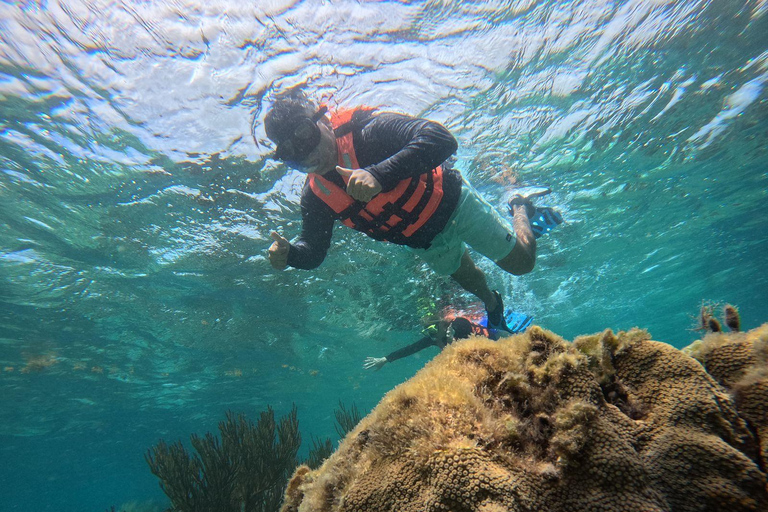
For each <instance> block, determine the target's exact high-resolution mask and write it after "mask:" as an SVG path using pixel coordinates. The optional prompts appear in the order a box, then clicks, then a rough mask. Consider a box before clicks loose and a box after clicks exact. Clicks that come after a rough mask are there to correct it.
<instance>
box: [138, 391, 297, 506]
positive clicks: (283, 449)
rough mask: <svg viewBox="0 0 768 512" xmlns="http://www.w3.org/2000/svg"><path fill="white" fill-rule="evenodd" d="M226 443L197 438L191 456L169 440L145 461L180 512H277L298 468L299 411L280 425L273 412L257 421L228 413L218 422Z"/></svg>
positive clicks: (209, 436) (211, 437)
mask: <svg viewBox="0 0 768 512" xmlns="http://www.w3.org/2000/svg"><path fill="white" fill-rule="evenodd" d="M219 432H220V436H221V438H219V437H217V436H215V435H213V434H212V433H210V432H208V433H206V434H205V435H204V436H202V437H201V436H198V435H197V434H193V435H192V436H191V439H190V440H191V444H192V447H193V448H194V449H195V451H196V453H190V452H188V451H187V450H186V448H185V447H184V445H183V444H182V443H181V442H180V441H179V442H176V443H173V444H170V445H169V444H167V443H166V442H165V441H164V440H160V442H159V443H158V444H157V445H156V446H154V447H153V448H151V449H150V450H149V451H148V452H147V454H146V460H147V463H148V464H149V467H150V469H151V471H152V473H153V474H154V475H155V476H157V477H158V478H159V479H160V487H161V489H162V490H163V492H164V493H165V494H166V495H167V496H168V498H170V500H171V505H172V506H171V510H172V511H175V512H207V511H211V512H213V511H216V512H274V511H276V510H278V508H279V507H280V501H281V500H282V496H283V491H284V489H285V484H286V480H287V479H288V477H289V476H290V474H291V472H292V471H293V469H294V468H295V467H296V466H297V465H298V460H297V458H296V453H297V452H298V450H299V447H300V445H301V434H300V433H299V422H298V419H297V417H296V406H295V405H294V406H293V409H292V410H291V412H290V413H289V414H288V415H287V416H284V417H283V418H281V419H280V421H279V422H276V421H275V414H274V411H273V410H272V408H270V407H268V408H267V410H266V411H262V413H261V415H260V417H259V420H258V422H257V423H256V424H255V425H254V423H253V422H252V421H250V420H248V419H247V418H246V417H245V415H243V414H238V415H235V414H234V413H232V412H227V414H226V419H225V420H224V421H222V422H220V423H219Z"/></svg>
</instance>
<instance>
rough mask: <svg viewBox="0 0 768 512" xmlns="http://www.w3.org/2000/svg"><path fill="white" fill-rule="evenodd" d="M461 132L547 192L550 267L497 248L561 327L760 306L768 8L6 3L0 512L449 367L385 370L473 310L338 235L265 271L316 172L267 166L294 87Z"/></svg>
mask: <svg viewBox="0 0 768 512" xmlns="http://www.w3.org/2000/svg"><path fill="white" fill-rule="evenodd" d="M298 84H304V85H305V87H306V89H307V91H309V93H311V94H312V95H314V96H315V97H318V98H322V99H324V100H326V101H329V102H331V103H332V104H339V105H345V106H352V105H357V104H366V105H374V106H379V107H382V108H384V109H391V110H396V111H401V112H406V113H409V114H414V115H420V116H423V117H428V118H430V119H434V120H437V121H440V122H442V123H444V124H445V125H446V126H447V127H449V129H450V130H451V131H452V132H453V133H454V134H455V136H456V137H457V138H458V140H459V144H460V149H459V153H458V164H457V165H458V167H459V168H460V169H462V171H463V173H464V174H465V176H467V177H468V178H469V180H470V181H472V183H473V184H475V186H476V187H477V188H478V189H479V190H480V191H481V192H482V193H483V195H484V196H485V197H486V198H487V199H488V200H489V201H491V202H492V203H494V204H497V205H499V206H501V205H502V204H503V203H504V198H505V194H508V184H509V183H510V182H511V181H513V180H514V181H517V182H518V183H520V184H523V185H546V186H550V187H552V189H553V190H554V193H553V194H552V196H551V198H550V199H549V200H548V202H549V203H550V204H551V205H553V206H556V207H558V208H559V209H560V210H561V211H562V212H563V214H564V217H565V219H566V223H565V224H564V225H562V226H561V227H558V228H557V230H555V231H554V232H553V233H551V234H550V235H547V236H546V237H545V238H542V239H541V240H540V241H539V259H538V263H537V266H536V268H535V270H534V271H533V272H532V273H530V274H528V275H526V276H523V277H512V276H509V275H505V274H503V273H501V272H499V271H497V270H496V269H495V268H494V267H493V265H492V264H489V262H487V261H482V263H481V265H482V267H483V268H484V269H485V270H486V271H487V272H488V275H489V279H490V281H491V284H492V286H493V287H494V288H498V289H500V290H502V291H503V292H504V294H505V296H506V297H507V302H508V305H509V306H512V307H513V308H515V309H517V310H519V311H524V312H527V313H529V314H533V315H534V316H535V322H536V323H538V324H540V325H542V326H544V327H545V328H548V329H551V330H553V331H555V332H556V333H558V334H560V335H562V336H564V337H566V338H568V339H572V338H573V337H574V336H576V335H578V334H583V333H591V332H595V331H599V330H602V329H604V328H608V327H609V328H612V329H614V330H620V329H627V328H630V327H632V326H635V325H638V326H641V327H644V328H647V329H648V330H649V331H650V332H651V334H652V335H653V337H654V339H657V340H660V341H666V342H668V343H671V344H673V345H675V346H677V347H682V346H685V345H687V344H688V343H690V342H691V341H693V340H695V339H697V336H698V333H697V332H695V331H693V330H691V329H692V327H693V326H694V321H693V319H692V317H693V316H694V315H695V314H696V312H697V310H698V308H699V306H700V305H701V303H702V301H708V302H712V303H725V302H730V303H732V304H735V305H737V306H738V307H739V308H740V310H741V313H742V320H743V324H744V326H745V327H747V328H751V327H754V326H756V325H758V324H760V323H762V322H764V321H766V320H768V300H767V299H768V293H767V292H766V290H768V278H767V277H766V275H767V274H768V258H766V254H767V252H768V242H767V240H768V220H767V219H768V206H766V204H767V203H766V200H767V199H768V166H767V165H766V155H767V154H768V149H767V148H768V144H767V143H768V116H767V114H768V92H767V90H768V2H766V1H765V0H760V1H756V0H753V1H747V2H744V1H731V0H725V1H722V0H721V1H693V0H688V1H664V0H654V1H649V0H638V1H627V2H618V1H617V2H611V1H607V0H602V1H601V0H596V1H581V2H577V1H574V2H553V1H550V2H536V1H533V0H528V1H517V2H513V1H499V2H466V1H464V2H458V1H456V2H451V1H430V2H351V1H350V2H347V1H337V2H329V1H326V2H310V1H303V2H302V1H298V2H279V1H274V2H252V3H249V4H247V5H244V4H243V3H241V2H234V1H215V2H200V3H191V2H183V1H174V2H113V1H72V0H70V1H65V2H4V3H2V4H0V199H1V201H0V226H2V229H0V279H1V280H0V319H1V322H0V390H1V391H2V392H1V393H0V453H2V460H3V463H2V464H0V502H1V503H2V504H3V505H2V509H3V510H13V511H27V510H29V511H32V510H35V511H47V510H51V511H53V510H55V511H57V512H70V511H73V512H74V511H83V510H94V511H103V510H105V509H107V508H108V507H110V506H112V505H115V506H118V507H119V506H121V505H124V504H127V503H130V502H138V503H143V504H145V507H144V508H145V509H152V508H153V507H156V508H159V507H162V506H165V505H167V502H166V501H165V499H164V495H163V494H162V492H161V491H160V489H159V487H158V485H157V480H156V479H155V477H154V476H152V475H151V474H150V472H149V469H148V467H147V465H146V463H145V462H144V453H145V452H146V450H147V449H148V448H149V447H150V446H152V445H153V444H154V443H156V442H157V441H158V440H159V439H160V438H165V439H166V440H169V441H173V440H177V439H185V440H186V439H188V437H189V435H190V434H191V433H193V432H199V433H202V432H205V431H208V430H213V429H215V428H216V424H217V423H218V422H219V421H220V420H222V419H223V417H224V413H225V411H226V410H228V409H231V410H234V411H237V412H244V413H247V414H249V415H251V416H252V417H254V418H255V417H256V415H257V414H258V412H259V411H261V410H263V409H264V408H266V406H267V405H271V406H272V407H273V408H274V409H275V410H276V412H277V413H278V414H279V415H282V414H285V413H287V412H289V411H290V408H291V405H292V404H293V403H295V404H296V405H297V407H298V415H299V421H300V426H301V430H302V434H303V436H304V439H305V443H304V444H305V448H303V450H302V453H306V445H308V444H309V443H308V442H309V439H310V436H313V435H314V436H322V437H325V436H329V437H332V438H334V439H336V434H335V431H334V425H333V409H334V408H335V407H336V406H337V404H338V402H339V401H340V400H341V401H342V402H345V403H348V404H349V403H352V402H354V403H356V404H357V406H358V407H359V408H360V409H361V410H362V411H364V412H367V411H369V410H370V409H371V408H372V407H374V406H375V405H376V403H377V402H378V401H379V399H380V398H381V397H382V395H383V394H384V393H386V392H387V391H388V390H389V389H391V388H392V387H393V386H395V385H397V384H398V383H400V382H402V381H403V380H405V379H407V378H409V377H410V376H411V375H413V374H414V373H415V372H416V371H417V370H418V369H419V368H420V367H421V366H423V364H424V363H425V362H426V361H427V360H429V358H431V357H432V356H434V354H435V350H436V349H432V350H427V351H424V352H423V353H421V354H419V355H417V356H414V357H411V358H409V359H407V360H403V361H398V362H396V363H394V364H391V365H387V366H386V367H385V368H383V369H382V370H381V371H379V372H376V373H370V372H367V371H365V370H363V369H362V362H363V360H364V359H365V357H366V356H382V355H385V354H387V353H389V352H390V351H392V350H393V349H395V348H398V347H400V346H402V345H404V344H406V343H408V342H410V341H413V340H414V339H415V338H416V337H418V336H419V332H418V327H417V326H418V321H419V317H420V313H421V312H423V310H422V309H420V306H421V305H423V304H424V303H425V302H428V301H430V300H432V301H435V302H436V303H437V304H438V305H440V306H442V305H448V304H451V303H453V304H459V305H462V306H468V305H471V304H472V298H471V297H469V296H467V295H465V294H464V293H462V292H461V290H460V289H458V288H457V286H456V285H454V284H452V283H451V282H450V281H448V280H446V279H441V278H438V277H436V276H435V275H433V274H432V273H431V272H430V271H429V270H428V269H427V268H426V267H425V266H424V265H423V264H421V263H420V262H419V261H418V260H416V259H415V257H413V256H412V255H411V254H410V253H409V252H407V251H405V250H403V249H401V248H399V247H395V246H388V245H385V244H381V243H376V242H373V241H371V240H368V239H365V238H364V237H362V236H360V235H359V234H357V233H354V232H351V231H350V230H347V229H346V228H344V229H342V228H339V229H338V230H337V231H336V232H335V234H334V245H333V247H332V249H331V252H330V253H329V256H328V258H327V259H326V261H325V262H324V264H323V265H322V266H321V267H320V268H319V269H317V270H315V271H312V272H306V271H297V270H289V271H286V272H282V273H277V272H274V271H272V269H271V267H270V266H269V264H268V263H267V262H266V260H265V251H266V249H267V247H268V246H269V243H270V240H269V232H270V230H273V229H279V230H281V231H282V232H284V233H285V234H286V236H288V237H293V236H295V235H297V234H298V232H299V229H300V213H299V208H298V201H297V199H298V193H299V191H300V187H301V184H302V182H303V175H301V174H298V173H296V172H292V171H290V170H288V169H286V168H284V167H283V166H282V165H280V164H278V163H276V162H274V161H272V160H269V159H266V158H265V155H266V154H267V153H269V151H270V150H271V147H270V146H269V143H268V141H267V140H266V137H265V135H264V132H263V128H262V127H261V125H257V127H256V131H255V136H256V139H257V140H258V145H257V144H255V143H254V140H253V138H252V137H251V135H250V132H251V129H250V118H251V113H252V112H256V113H257V116H258V118H259V119H261V118H263V113H264V110H265V109H266V108H267V107H268V105H269V104H270V102H271V100H272V97H273V95H274V94H275V92H277V91H278V90H280V89H282V88H285V87H290V86H295V85H298Z"/></svg>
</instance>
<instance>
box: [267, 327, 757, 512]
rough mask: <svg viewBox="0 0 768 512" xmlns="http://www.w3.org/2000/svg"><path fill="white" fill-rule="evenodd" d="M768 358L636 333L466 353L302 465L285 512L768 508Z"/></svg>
mask: <svg viewBox="0 0 768 512" xmlns="http://www.w3.org/2000/svg"><path fill="white" fill-rule="evenodd" d="M767 344H768V325H766V326H763V327H762V328H760V329H756V330H754V331H751V332H746V333H741V332H733V333H728V334H726V333H722V332H714V333H710V334H707V336H706V337H705V339H704V340H703V341H701V342H700V343H699V344H697V345H696V346H695V347H692V348H691V349H690V350H689V352H690V353H691V354H692V355H693V357H692V356H691V355H688V354H686V353H684V352H683V351H680V350H677V349H675V348H673V347H671V346H670V345H668V344H665V343H660V342H657V341H652V340H651V339H650V336H649V335H648V334H647V333H646V332H645V331H641V330H638V329H633V330H631V331H629V332H620V333H618V334H614V333H612V332H611V331H605V332H603V333H601V334H596V335H592V336H582V337H579V338H577V339H575V340H574V341H573V343H568V342H566V341H565V340H563V339H562V338H560V337H558V336H556V335H555V334H553V333H551V332H548V331H545V330H543V329H541V328H539V327H532V328H531V329H529V330H528V332H527V333H525V334H520V335H516V336H513V337H510V338H506V339H504V340H501V341H499V342H492V341H489V340H486V339H484V338H471V339H469V340H465V341H462V342H459V343H455V344H453V345H451V346H449V347H448V348H446V349H445V350H444V351H443V352H442V353H441V354H439V355H438V356H437V357H436V358H435V359H434V360H433V361H431V362H430V363H429V364H428V365H427V366H426V367H425V368H424V369H423V370H421V371H420V372H419V373H418V374H417V375H416V376H414V377H413V378H412V379H411V380H409V381H408V382H406V383H404V384H402V385H400V386H398V387H397V388H395V389H394V390H392V391H391V392H390V393H388V394H387V395H386V396H385V397H384V399H383V400H382V401H381V403H380V404H379V405H378V406H377V407H376V408H375V409H374V410H373V411H372V412H371V414H369V415H368V416H367V417H366V418H364V419H363V420H362V421H361V422H360V423H359V424H358V425H357V426H356V427H355V429H354V430H353V431H351V432H350V433H349V434H348V435H347V437H346V438H345V439H344V441H343V442H342V444H341V446H340V447H339V449H338V450H337V451H336V452H335V453H334V454H333V455H331V457H330V458H329V459H327V460H326V461H325V463H324V464H323V465H322V466H321V467H320V468H318V469H316V470H311V469H310V468H309V467H307V466H301V467H299V468H298V469H297V470H296V471H295V473H294V475H293V478H292V479H291V480H290V482H289V484H288V487H287V489H286V493H285V499H284V502H283V507H282V511H283V512H294V511H298V512H307V511H312V512H321V511H328V512H330V511H339V512H342V511H345V512H346V511H348V512H353V511H377V512H378V511H395V510H396V511H403V512H407V511H414V512H416V511H418V512H424V511H444V510H451V511H467V512H470V511H471V512H502V511H510V512H517V511H521V512H522V511H533V510H547V511H550V512H553V511H562V512H571V511H572V512H576V511H587V510H588V511H606V512H607V511H633V512H634V511H640V510H642V511H646V512H653V511H658V512H661V511H674V512H687V511H691V512H693V511H697V512H701V511H712V512H715V511H723V510H728V511H729V512H738V511H763V510H768V488H767V485H766V474H765V472H764V471H765V468H766V463H767V462H768V459H766V441H767V440H768V431H767V430H766V429H768V417H767V416H766V404H768V399H767V397H768V395H767V393H768V385H767V384H766V382H768V381H766V359H767V358H766V353H767V352H766V345H767ZM699 361H701V363H700V362H699ZM708 372H709V373H708Z"/></svg>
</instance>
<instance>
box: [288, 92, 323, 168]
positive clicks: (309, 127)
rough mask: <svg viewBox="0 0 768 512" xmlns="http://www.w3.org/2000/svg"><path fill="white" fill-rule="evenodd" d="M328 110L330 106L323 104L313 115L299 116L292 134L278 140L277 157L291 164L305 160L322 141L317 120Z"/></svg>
mask: <svg viewBox="0 0 768 512" xmlns="http://www.w3.org/2000/svg"><path fill="white" fill-rule="evenodd" d="M327 111H328V108H327V107H325V106H323V107H320V110H318V111H317V112H316V113H315V114H314V115H313V116H311V117H309V116H302V117H298V118H297V119H296V125H295V127H294V129H293V132H292V133H291V135H290V136H288V137H286V138H285V139H283V140H281V141H280V142H278V144H277V149H276V150H275V157H276V158H277V159H278V160H281V161H283V162H285V163H287V164H289V165H297V164H298V165H300V164H301V163H302V162H304V161H305V160H306V159H307V157H308V156H309V154H310V153H312V151H314V149H315V148H316V147H317V145H318V144H319V143H320V127H319V126H317V122H318V121H319V120H320V119H322V117H323V116H324V115H325V113H326V112H327Z"/></svg>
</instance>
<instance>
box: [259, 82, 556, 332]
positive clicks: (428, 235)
mask: <svg viewBox="0 0 768 512" xmlns="http://www.w3.org/2000/svg"><path fill="white" fill-rule="evenodd" d="M254 122H255V121H254ZM264 123H265V126H264V127H265V131H266V133H267V136H268V137H269V138H270V139H271V140H272V141H273V142H274V143H275V144H276V150H275V157H276V158H277V159H279V160H281V161H283V162H285V163H286V164H287V165H289V166H291V167H293V168H295V169H297V170H299V171H302V172H305V173H307V174H308V176H307V180H306V182H305V184H304V190H303V191H302V196H301V210H302V223H303V224H302V231H301V235H300V236H299V238H298V239H297V240H295V241H294V242H292V243H291V242H289V241H288V240H286V239H285V238H283V236H282V235H281V234H279V233H277V232H273V233H272V234H271V236H272V239H273V243H272V245H271V247H270V248H269V261H270V263H271V264H272V266H273V267H274V268H275V269H278V270H282V269H284V268H286V267H287V266H292V267H295V268H300V269H313V268H316V267H317V266H319V265H320V263H322V261H323V260H324V259H325V255H326V253H327V251H328V248H329V247H330V243H331V234H332V228H333V224H334V222H335V221H336V220H340V221H341V222H342V223H344V224H346V225H347V226H349V227H351V228H353V229H356V230H358V231H361V232H363V233H365V234H366V235H368V236H370V237H371V238H374V239H376V240H386V241H389V242H392V243H395V244H399V245H404V246H406V247H408V248H410V250H411V251H413V252H414V253H416V254H417V255H419V256H420V257H421V258H422V259H423V260H424V261H426V262H427V263H428V264H429V266H430V267H431V268H432V269H433V270H434V271H435V272H437V273H438V274H441V275H450V276H451V277H452V278H453V279H454V280H455V281H456V282H457V283H458V284H459V285H461V286H462V287H463V288H464V289H465V290H467V291H468V292H470V293H472V294H473V295H475V296H477V297H478V298H479V299H480V300H482V301H483V303H484V304H485V309H486V311H487V312H488V319H489V326H491V327H493V328H504V315H503V314H502V312H503V311H504V305H503V301H502V298H501V295H500V294H499V293H498V292H497V291H491V289H490V288H489V287H488V284H487V281H486V278H485V274H484V273H483V271H482V270H480V269H479V268H478V267H477V266H476V265H475V263H474V261H473V260H472V258H471V256H470V254H469V252H468V250H467V245H469V246H471V247H472V248H473V249H475V250H476V251H477V252H479V253H480V254H483V255H484V256H486V257H488V258H490V259H491V260H493V261H494V262H495V263H496V264H497V265H498V266H499V267H500V268H502V269H504V270H506V271H507V272H509V273H511V274H515V275H522V274H525V273H527V272H530V271H531V270H532V269H533V267H534V265H535V263H536V236H535V234H536V233H535V232H534V231H532V226H531V220H530V219H529V217H532V216H534V215H537V209H536V208H535V207H533V205H532V204H531V202H530V199H529V197H526V196H524V195H515V196H513V197H512V199H510V201H509V208H510V213H511V214H512V217H513V223H512V224H513V226H510V224H509V223H508V222H507V221H506V220H504V219H503V218H502V217H501V216H500V215H499V214H498V213H497V212H496V211H495V210H494V209H493V208H492V207H491V206H490V205H489V204H488V203H487V202H486V201H485V200H484V199H483V198H482V197H481V196H480V195H479V194H478V193H477V192H476V191H475V190H474V188H473V187H472V186H471V185H470V184H469V183H468V182H467V181H465V180H464V179H463V178H462V176H461V174H460V173H459V171H458V170H456V169H453V168H451V167H450V166H448V165H446V164H445V161H446V160H447V159H448V158H449V157H450V156H451V155H452V154H453V153H454V152H455V151H456V149H457V147H458V144H457V142H456V139H454V137H453V136H452V135H451V134H450V132H448V130H447V129H446V128H445V127H444V126H442V125H441V124H439V123H436V122H433V121H428V120H426V119H418V118H415V117H411V116H407V115H403V114H396V113H390V112H376V111H375V110H373V109H370V108H358V109H353V110H347V111H338V112H328V111H327V109H326V108H325V107H317V106H316V105H314V104H313V103H312V102H311V101H309V100H308V99H306V98H305V97H303V96H299V95H293V96H290V97H284V98H281V99H278V100H276V101H275V102H274V104H273V105H272V107H271V109H270V110H269V112H268V113H267V115H266V117H265V119H264ZM540 194H541V193H540V192H539V195H540ZM556 220H559V221H560V222H561V221H562V217H559V215H557V217H556ZM558 223H559V222H558ZM544 232H546V230H545V231H544Z"/></svg>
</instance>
